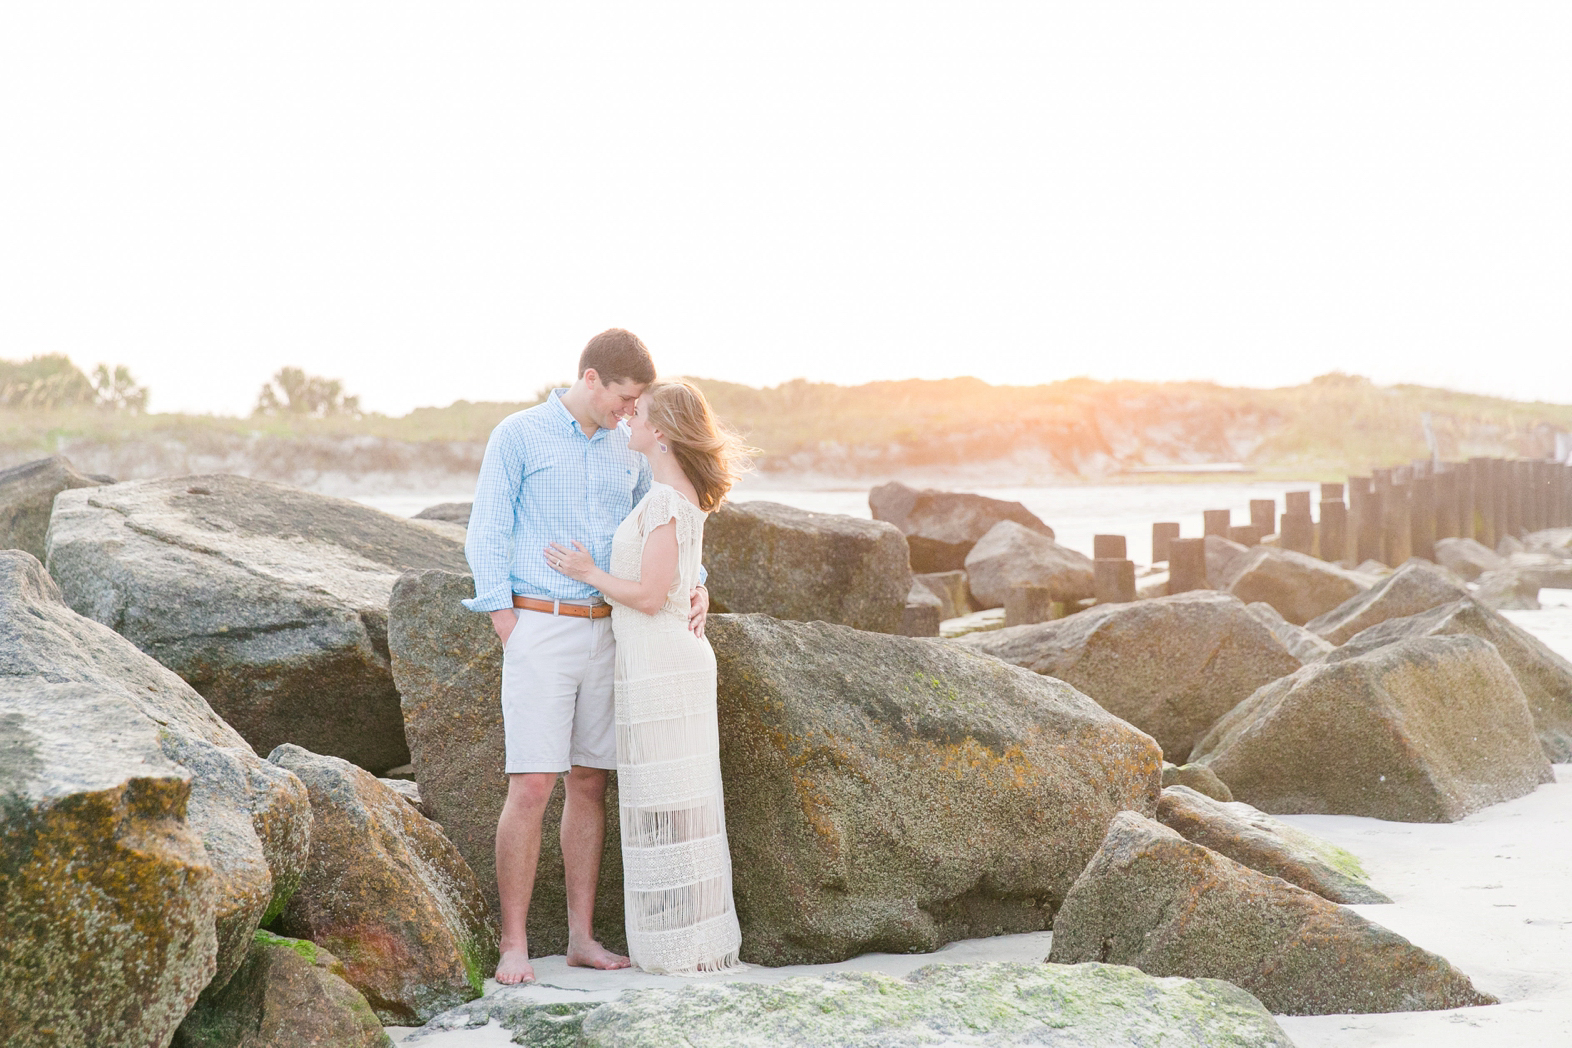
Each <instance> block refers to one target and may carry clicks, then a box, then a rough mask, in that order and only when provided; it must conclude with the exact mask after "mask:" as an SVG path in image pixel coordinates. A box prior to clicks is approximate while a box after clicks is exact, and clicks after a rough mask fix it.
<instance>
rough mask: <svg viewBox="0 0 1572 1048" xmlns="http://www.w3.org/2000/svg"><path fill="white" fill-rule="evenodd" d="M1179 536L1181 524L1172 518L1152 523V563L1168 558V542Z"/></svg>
mask: <svg viewBox="0 0 1572 1048" xmlns="http://www.w3.org/2000/svg"><path fill="white" fill-rule="evenodd" d="M1178 537H1179V525H1178V524H1176V523H1174V522H1173V521H1171V520H1165V521H1160V522H1158V523H1155V524H1153V525H1152V563H1153V564H1157V563H1160V562H1162V561H1165V560H1167V559H1168V544H1169V543H1170V542H1172V541H1173V540H1174V539H1176V538H1178Z"/></svg>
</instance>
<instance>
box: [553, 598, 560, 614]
mask: <svg viewBox="0 0 1572 1048" xmlns="http://www.w3.org/2000/svg"><path fill="white" fill-rule="evenodd" d="M551 613H552V614H553V615H561V614H562V600H561V598H559V597H553V598H552V599H551Z"/></svg>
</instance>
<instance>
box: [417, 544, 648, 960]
mask: <svg viewBox="0 0 1572 1048" xmlns="http://www.w3.org/2000/svg"><path fill="white" fill-rule="evenodd" d="M474 595H475V582H474V579H472V578H471V577H470V576H469V575H459V574H455V573H452V572H446V571H414V572H410V573H409V574H407V575H405V576H403V577H402V578H400V579H399V580H398V583H397V585H395V586H394V587H393V596H392V598H391V600H390V602H389V605H388V647H389V649H390V651H391V652H392V656H393V678H394V680H396V681H397V682H398V688H399V695H400V698H401V700H402V702H403V706H404V723H405V725H406V727H407V730H408V735H409V748H410V753H411V755H412V756H413V758H414V766H415V779H416V781H417V782H419V783H420V793H421V798H422V799H423V800H424V801H425V804H426V807H427V810H428V813H429V815H430V817H431V818H432V819H433V820H434V821H436V822H437V823H440V824H441V826H442V832H443V834H444V835H445V836H446V837H447V838H448V840H450V841H452V842H453V845H454V847H456V848H457V849H458V850H459V854H460V855H462V856H463V857H464V860H465V861H466V862H467V863H468V864H469V867H470V869H471V870H473V871H474V873H475V878H476V881H477V882H478V884H479V885H480V890H481V894H482V895H483V896H484V897H485V899H486V905H487V907H488V908H489V909H490V911H491V912H492V913H497V912H499V907H498V901H499V900H498V897H497V867H496V838H497V816H498V815H500V814H501V812H502V803H503V801H504V800H506V799H507V795H508V777H507V770H506V763H505V761H504V747H503V734H502V704H501V701H500V696H501V693H502V645H501V643H500V642H499V641H498V640H497V635H496V633H495V632H494V631H493V630H492V628H491V620H490V619H489V618H487V617H486V616H485V615H478V614H476V613H475V612H472V611H469V610H467V609H466V608H465V607H464V606H463V605H462V604H460V603H459V601H461V600H463V599H465V598H467V597H473V596H474ZM610 780H611V781H610V784H609V786H608V788H607V795H606V837H605V846H604V850H603V851H602V852H601V864H600V881H599V884H598V885H597V889H596V891H597V895H596V904H595V932H596V935H597V937H598V938H599V939H600V940H601V942H603V943H604V944H605V945H606V947H607V948H608V949H612V950H618V951H620V952H623V953H626V952H627V940H626V937H625V934H624V931H623V907H622V846H621V844H620V843H619V842H620V841H621V836H620V830H619V825H620V824H619V820H618V808H617V786H616V780H617V777H616V775H615V774H613V775H611V776H610ZM561 823H562V789H561V787H558V788H557V790H556V792H555V793H554V794H553V795H552V799H551V802H550V804H549V805H548V806H547V808H546V815H545V832H544V833H543V834H542V836H541V850H540V862H539V865H538V867H537V869H536V874H535V894H534V896H533V898H532V899H531V901H530V908H529V927H528V933H529V947H530V953H531V954H532V955H534V956H536V957H540V956H546V955H550V954H557V953H563V952H564V951H566V950H567V947H568V910H567V898H566V889H565V887H564V885H563V870H562V845H561V842H560V840H559V838H558V832H557V830H558V827H559V826H560V825H561Z"/></svg>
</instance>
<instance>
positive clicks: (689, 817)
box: [545, 382, 745, 975]
mask: <svg viewBox="0 0 1572 1048" xmlns="http://www.w3.org/2000/svg"><path fill="white" fill-rule="evenodd" d="M628 427H629V431H630V437H629V440H628V447H630V448H632V449H633V450H634V451H639V452H642V453H643V454H644V455H645V456H646V457H647V458H648V459H649V462H650V470H651V473H652V475H653V477H654V483H653V484H652V485H651V487H650V491H649V493H648V494H647V495H645V496H644V498H643V500H642V501H640V502H639V504H638V505H637V506H634V507H633V512H632V513H630V514H628V517H627V519H626V520H624V521H623V522H622V526H621V527H619V528H618V529H617V533H616V535H615V537H614V538H613V539H612V549H611V571H610V572H605V571H602V570H600V569H599V568H597V567H596V566H595V563H594V561H593V559H591V557H590V555H589V554H588V553H587V552H586V551H585V550H584V547H583V546H580V545H579V544H578V543H576V542H575V543H574V544H573V545H574V546H575V547H577V548H575V549H568V548H566V547H564V546H560V545H552V546H548V547H547V548H546V551H545V553H546V560H547V562H548V563H550V564H551V565H552V566H553V567H554V568H556V569H557V570H558V571H560V572H562V573H563V574H564V575H567V576H569V577H571V578H575V579H579V580H581V581H583V582H587V583H589V584H590V585H591V586H594V587H595V588H596V589H598V590H600V592H601V593H602V595H604V596H605V598H606V600H607V601H608V602H609V603H610V604H611V606H612V612H611V621H612V629H613V631H614V632H615V635H616V638H617V668H616V696H617V793H618V796H619V798H620V801H621V806H622V813H621V814H622V871H623V897H624V901H625V903H626V908H627V931H628V953H629V955H630V956H631V957H632V958H633V963H634V964H636V965H638V966H639V967H640V968H643V969H644V970H645V971H648V972H655V973H658V974H663V975H697V974H699V973H701V972H722V971H729V970H733V969H736V968H738V967H741V964H740V962H739V961H738V959H737V951H738V949H739V947H740V946H741V943H742V933H741V931H740V930H739V928H738V926H737V914H736V910H735V909H734V907H733V905H732V897H731V852H730V850H729V849H728V847H727V843H726V819H725V810H724V806H723V801H722V798H721V771H720V734H719V730H718V728H717V726H716V719H715V653H714V651H712V650H711V648H710V642H709V641H707V640H705V639H704V637H703V636H702V634H700V635H695V634H694V633H692V632H690V631H689V629H688V609H689V600H688V594H689V593H690V592H691V591H692V589H693V587H694V586H696V585H698V581H699V577H698V576H699V555H700V552H701V550H702V547H703V545H704V517H705V514H706V513H708V512H709V511H710V510H713V509H714V508H715V507H716V506H718V505H720V503H721V501H722V500H723V499H724V498H725V497H726V492H727V491H728V490H729V489H730V488H731V486H732V483H733V482H734V481H735V480H736V478H737V474H738V472H739V470H740V468H741V467H742V466H743V465H744V463H745V459H744V457H743V456H744V450H745V449H744V448H743V447H742V445H741V443H740V442H739V441H738V440H737V438H736V437H734V436H733V435H731V434H730V433H728V432H726V431H725V430H724V429H722V428H721V427H720V426H719V425H717V423H716V421H715V417H714V415H712V414H711V412H710V408H709V404H707V403H706V402H705V400H704V395H703V394H702V393H700V392H699V391H698V389H696V388H695V387H693V386H691V385H689V384H688V383H686V382H663V383H659V384H657V385H655V386H652V387H651V388H650V389H649V390H648V391H647V392H646V393H645V394H644V395H643V396H641V397H640V398H639V403H638V413H637V414H636V415H635V416H634V417H633V419H632V420H631V421H630V422H629V423H628Z"/></svg>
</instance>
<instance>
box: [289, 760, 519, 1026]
mask: <svg viewBox="0 0 1572 1048" xmlns="http://www.w3.org/2000/svg"><path fill="white" fill-rule="evenodd" d="M268 760H269V761H271V762H272V763H274V764H276V765H278V766H279V767H281V768H287V769H289V770H290V771H291V772H294V773H295V775H297V776H298V777H299V778H300V780H301V781H302V782H304V783H305V784H306V788H307V790H309V791H310V794H311V813H312V816H313V822H312V827H311V857H310V861H309V862H308V863H307V864H306V871H305V874H304V876H303V877H302V878H301V880H300V889H299V890H298V891H296V892H295V894H294V896H293V897H292V898H291V899H290V900H289V903H288V905H286V906H285V907H284V912H283V914H282V915H281V916H280V918H279V930H280V931H282V932H284V933H285V934H286V935H290V936H293V937H295V938H300V939H310V940H311V941H312V942H314V943H318V944H319V945H321V946H323V947H326V948H327V949H329V950H331V951H332V952H333V953H334V954H336V955H337V956H339V957H342V958H346V960H345V971H344V978H345V979H347V980H348V981H349V982H350V984H351V985H353V986H354V987H355V988H356V989H357V990H359V991H360V992H361V993H363V994H365V995H366V999H367V1000H368V1001H370V1002H371V1006H372V1008H373V1010H375V1012H376V1013H377V1017H378V1018H379V1019H381V1020H382V1021H383V1022H396V1023H400V1024H405V1025H410V1024H414V1023H422V1022H425V1021H426V1020H427V1019H430V1018H431V1017H432V1016H434V1015H436V1014H437V1013H438V1012H441V1011H444V1010H446V1009H448V1008H451V1007H453V1006H454V1005H456V1004H462V1003H463V1002H465V1001H469V1000H473V999H474V998H476V997H479V996H480V995H481V993H482V992H484V983H485V980H486V979H487V978H488V977H489V976H490V974H491V973H492V971H494V970H495V968H496V964H497V930H496V927H495V925H494V923H493V921H492V919H491V914H490V912H489V911H488V910H487V907H486V901H485V899H484V898H483V897H482V895H481V891H480V885H479V884H478V883H477V882H476V880H475V874H474V873H473V872H472V871H471V870H470V868H469V866H468V864H467V863H465V861H464V858H463V856H462V855H460V854H459V851H458V849H457V848H455V847H454V846H453V845H452V844H451V843H449V841H448V839H447V838H446V837H444V836H443V835H442V833H441V831H440V830H439V829H438V828H437V826H436V825H435V824H434V823H433V822H431V820H429V819H427V818H426V817H425V816H423V815H421V814H419V813H418V812H416V811H415V809H414V808H413V807H412V806H411V805H410V803H409V802H408V801H407V800H405V798H404V797H403V795H402V794H400V793H399V792H397V791H395V790H394V789H392V788H391V787H389V786H386V785H384V784H383V783H382V781H381V780H379V779H377V778H376V777H375V776H373V775H372V774H371V773H370V772H368V771H365V770H363V769H361V768H357V767H355V766H354V765H353V764H350V763H349V762H348V761H345V760H341V759H339V758H338V757H324V756H321V755H319V754H315V753H311V752H309V751H308V750H303V749H301V748H300V747H299V746H291V745H288V744H286V745H283V746H280V747H279V748H278V749H276V750H274V751H273V752H272V754H270V755H269V757H268Z"/></svg>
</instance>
